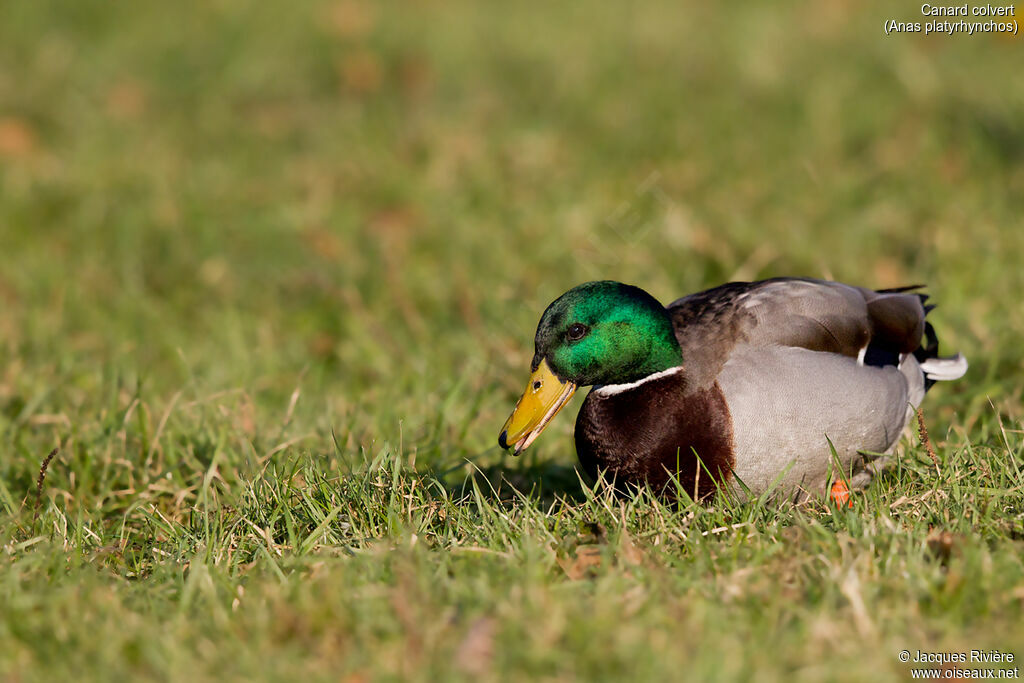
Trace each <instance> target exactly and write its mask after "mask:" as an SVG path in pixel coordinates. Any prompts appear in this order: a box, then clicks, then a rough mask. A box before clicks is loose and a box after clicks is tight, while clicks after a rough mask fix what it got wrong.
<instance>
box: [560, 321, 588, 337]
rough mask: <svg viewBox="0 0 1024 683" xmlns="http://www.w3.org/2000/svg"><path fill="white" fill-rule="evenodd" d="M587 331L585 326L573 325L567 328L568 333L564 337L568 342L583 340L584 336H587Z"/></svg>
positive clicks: (580, 324)
mask: <svg viewBox="0 0 1024 683" xmlns="http://www.w3.org/2000/svg"><path fill="white" fill-rule="evenodd" d="M587 331H588V330H587V326H586V325H583V324H582V323H573V324H572V325H570V326H569V331H568V332H567V333H566V335H565V336H566V337H568V338H569V341H576V340H578V339H583V337H584V335H586V334H587Z"/></svg>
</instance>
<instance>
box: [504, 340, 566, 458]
mask: <svg viewBox="0 0 1024 683" xmlns="http://www.w3.org/2000/svg"><path fill="white" fill-rule="evenodd" d="M574 393H576V385H575V384H573V383H572V382H563V381H562V380H560V379H558V377H557V376H556V375H555V373H554V372H552V371H551V368H549V367H548V362H547V361H546V360H542V361H541V362H540V365H539V366H538V367H537V370H536V371H534V373H533V374H532V375H530V383H529V384H527V385H526V391H524V392H523V395H522V396H521V397H520V398H519V401H518V402H517V403H516V407H515V409H514V410H513V411H512V414H511V415H510V416H509V418H508V419H507V420H506V421H505V426H504V427H503V428H502V430H501V435H500V436H498V444H499V445H500V446H501V447H502V448H506V449H507V448H514V449H515V450H514V451H513V452H512V455H519V454H520V453H522V452H523V450H525V449H526V448H527V447H528V446H529V445H530V444H531V443H533V440H534V439H536V438H537V437H538V436H539V435H540V433H541V432H542V431H544V428H545V427H547V425H548V422H551V418H553V417H554V416H555V415H557V414H558V411H559V410H561V409H562V407H563V406H564V405H565V404H566V403H568V402H569V399H570V398H572V395H573V394H574Z"/></svg>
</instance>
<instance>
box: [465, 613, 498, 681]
mask: <svg viewBox="0 0 1024 683" xmlns="http://www.w3.org/2000/svg"><path fill="white" fill-rule="evenodd" d="M497 630H498V622H497V620H496V619H494V618H493V617H480V618H479V619H477V620H476V621H474V622H473V623H472V624H471V625H470V627H469V630H468V631H467V632H466V637H465V638H463V639H462V642H461V643H460V644H459V647H458V649H457V650H456V651H455V667H456V668H457V669H459V670H460V671H463V672H465V673H467V674H470V675H473V676H480V675H482V674H484V673H486V672H487V669H488V668H489V667H490V664H491V660H493V659H494V636H495V633H496V632H497Z"/></svg>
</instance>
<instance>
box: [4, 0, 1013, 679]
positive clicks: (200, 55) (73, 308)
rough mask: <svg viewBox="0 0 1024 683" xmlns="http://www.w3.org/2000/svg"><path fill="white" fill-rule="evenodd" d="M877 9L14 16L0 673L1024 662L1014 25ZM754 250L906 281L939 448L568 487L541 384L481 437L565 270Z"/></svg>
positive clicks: (441, 7) (730, 257)
mask: <svg viewBox="0 0 1024 683" xmlns="http://www.w3.org/2000/svg"><path fill="white" fill-rule="evenodd" d="M894 12H899V13H902V15H903V16H895V17H893V18H897V19H902V20H907V21H912V20H918V18H917V17H913V16H912V15H913V8H909V9H907V11H906V12H903V11H902V10H894V9H893V6H892V5H891V3H881V2H873V3H866V4H865V3H860V4H856V5H851V4H848V3H841V2H829V3H819V4H811V5H807V4H797V3H790V2H784V3H777V4H775V5H773V6H771V7H770V8H769V7H766V6H762V5H761V4H759V3H754V2H740V3H733V4H732V5H730V7H729V8H725V7H723V8H720V9H713V8H711V7H710V6H707V7H705V6H681V5H679V4H678V3H671V2H667V1H665V2H662V1H661V0H656V1H655V2H652V3H646V4H644V5H643V6H632V5H627V4H626V3H617V2H612V3H596V2H595V3H590V4H588V5H585V6H580V5H572V4H566V5H564V6H563V5H559V4H552V3H541V2H534V1H533V0H530V1H528V2H525V3H519V4H512V5H502V6H500V7H499V6H497V5H495V6H493V7H489V6H481V5H479V4H473V3H469V2H463V1H462V0H452V2H445V3H440V2H430V3H420V4H408V3H401V4H400V3H392V2H383V3H369V2H361V1H359V0H337V1H331V2H312V1H311V2H300V3H298V4H292V5H288V6H285V5H283V4H281V5H277V4H274V3H252V2H246V1H243V0H220V1H219V2H216V3H200V2H181V3H163V4H152V3H136V4H131V5H124V6H118V7H116V8H115V7H114V6H111V5H109V4H108V3H104V2H100V1H99V0H80V1H79V2H75V3H61V2H56V1H40V2H33V3H7V4H5V5H4V7H3V8H2V9H0V253H2V255H3V258H2V261H0V307H2V309H0V310H2V315H0V607H2V609H0V677H2V678H3V679H4V680H9V681H33V680H46V681H50V680H60V679H69V678H75V679H82V680H97V679H99V680H123V679H157V680H184V679H187V680H200V681H201V680H213V679H217V680H224V679H243V678H244V679H268V680H274V679H285V680H294V679H298V678H303V677H304V678H306V679H309V680H320V679H329V680H338V679H341V680H348V681H362V680H388V679H396V678H397V679H408V680H436V679H441V678H444V679H449V678H451V679H456V680H457V679H460V678H461V679H467V680H468V679H487V680H490V679H513V680H519V679H526V678H531V679H532V678H542V679H548V680H590V679H596V680H622V679H636V680H644V679H652V680H663V679H672V678H681V677H685V678H693V679H710V680H750V679H755V680H783V679H785V680H792V679H797V680H826V679H833V680H863V679H864V678H865V677H867V676H871V677H873V678H875V679H877V680H891V679H901V678H905V677H906V676H907V672H908V666H907V665H904V664H901V663H900V662H899V661H898V659H897V653H898V652H899V651H900V650H902V649H908V650H910V651H915V650H917V649H921V650H934V651H941V650H966V649H988V648H997V649H1001V650H1003V651H1009V652H1014V653H1015V654H1016V655H1017V656H1018V658H1019V657H1020V656H1024V651H1022V650H1021V649H1020V643H1021V642H1024V626H1022V624H1024V619H1022V617H1024V614H1022V612H1024V566H1022V559H1021V558H1022V550H1024V489H1022V484H1024V481H1022V479H1024V473H1022V464H1024V439H1022V437H1021V434H1022V430H1024V427H1022V424H1021V418H1022V411H1021V398H1022V392H1024V377H1022V372H1021V371H1022V367H1024V352H1022V350H1021V345H1020V341H1019V340H1020V339H1021V337H1022V336H1024V313H1022V309H1021V307H1020V303H1019V296H1018V293H1019V292H1020V291H1022V289H1024V270H1022V269H1021V267H1020V264H1021V263H1022V262H1024V230H1021V228H1022V225H1021V219H1020V217H1021V215H1024V124H1022V122H1024V82H1022V81H1021V79H1020V78H1019V73H1018V72H1019V61H1020V60H1019V57H1020V47H1021V43H1020V40H1019V39H1014V38H1002V37H998V36H992V35H982V36H974V37H966V36H957V37H950V36H929V37H924V36H921V35H904V36H890V37H886V36H884V34H883V33H882V21H883V20H884V19H885V18H888V17H890V16H892V15H893V13H894ZM784 274H804V275H811V276H825V277H834V278H836V279H842V280H847V281H850V282H855V283H858V284H865V285H872V286H876V287H891V286H898V285H903V284H908V283H913V282H918V281H924V282H927V283H928V284H929V291H930V292H931V294H932V295H933V298H934V300H935V301H937V302H938V303H939V304H940V308H939V309H938V310H937V311H936V312H935V313H934V314H933V319H934V322H935V325H936V329H937V330H938V332H939V335H940V337H941V339H942V342H943V347H944V349H947V350H954V349H960V350H962V351H963V352H964V353H965V354H966V355H967V356H968V357H969V358H970V361H971V370H970V372H969V374H968V375H967V377H966V378H965V379H964V380H962V381H960V382H956V383H951V384H946V385H943V386H939V387H937V388H936V389H935V390H934V391H932V392H931V394H930V395H929V400H928V402H927V403H926V405H925V415H926V419H927V422H928V425H929V428H930V431H931V434H932V439H933V441H934V443H935V450H936V453H937V458H938V464H937V465H935V464H933V462H932V460H931V459H930V458H929V456H928V454H927V452H926V449H924V448H923V447H922V446H920V445H919V444H918V443H917V442H916V441H915V442H913V443H910V444H908V445H907V447H906V449H905V453H904V454H903V456H902V457H901V458H900V461H899V464H898V466H897V467H896V468H895V469H894V470H892V471H891V472H890V473H888V474H886V475H885V476H884V477H883V478H882V479H881V480H880V481H878V482H876V485H875V486H873V487H872V488H871V489H870V490H869V491H867V492H866V493H864V494H857V495H855V496H854V506H853V508H851V509H849V510H841V511H840V510H835V509H832V508H830V507H828V506H827V505H825V504H824V503H823V502H816V503H812V504H809V505H806V506H802V507H798V508H794V507H782V508H781V509H780V508H779V507H777V506H773V505H765V504H759V503H756V502H755V503H746V504H737V503H735V502H732V501H729V500H725V499H719V500H716V501H714V502H713V503H712V504H711V505H710V506H708V507H699V506H693V505H683V506H679V507H675V508H669V507H665V506H663V505H661V504H659V503H658V502H657V501H655V500H652V499H651V498H650V497H649V496H647V495H646V494H643V493H642V494H640V495H638V496H637V497H636V498H634V499H629V500H618V499H615V498H614V497H610V496H609V495H608V493H607V491H606V489H605V488H604V487H602V486H601V485H595V484H593V483H591V482H586V481H581V480H580V478H579V477H578V475H577V474H576V471H575V469H574V467H573V465H574V464H575V456H574V453H573V450H572V446H571V438H570V433H571V423H572V420H571V419H567V418H566V417H564V416H563V417H561V418H560V419H558V420H557V421H556V422H555V423H554V424H553V425H552V426H551V427H550V428H549V430H548V431H547V432H546V433H545V434H544V436H543V437H542V439H541V440H539V442H538V443H537V444H536V445H535V447H534V448H532V449H531V450H530V451H528V452H527V453H526V454H524V455H523V456H522V457H521V458H518V459H511V458H509V457H507V456H504V455H503V454H502V453H501V452H499V450H498V449H497V447H496V445H495V441H496V437H497V432H498V430H499V428H500V425H501V424H502V422H503V420H504V419H505V417H506V416H507V414H508V412H509V411H510V409H511V407H512V405H513V402H514V401H515V398H516V396H517V392H518V391H519V390H520V389H521V384H522V383H523V382H525V379H526V375H527V368H528V363H529V359H530V356H531V354H532V348H531V339H532V334H533V329H534V326H535V325H536V322H537V319H538V317H539V315H540V313H541V311H542V310H543V307H544V306H546V305H547V303H548V302H549V301H550V300H552V299H553V298H554V297H555V296H557V295H558V294H559V293H561V292H562V291H563V290H565V289H567V288H568V287H570V286H572V285H574V284H576V283H578V282H580V281H584V280H588V279H596V278H614V279H619V280H623V281H626V282H632V283H636V284H639V285H641V286H643V287H644V288H646V289H648V290H649V291H651V292H652V293H653V294H654V295H655V296H657V297H659V298H660V299H661V300H662V301H669V300H671V299H672V298H674V297H676V296H679V295H681V294H683V293H686V292H690V291H695V290H697V289H701V288H704V287H708V286H712V285H714V284H718V283H720V282H722V281H725V280H728V279H744V278H757V277H768V276H773V275H784ZM579 400H580V399H576V404H575V405H576V406H578V403H579ZM565 412H566V413H567V414H569V415H571V414H573V413H574V412H575V408H574V407H570V408H568V409H567V410H566V411H565ZM54 447H59V449H60V450H59V452H58V454H57V455H56V456H55V457H54V458H53V460H52V461H51V462H50V463H49V466H48V468H47V470H46V476H45V481H44V482H43V486H42V489H41V491H42V496H41V498H40V499H39V501H38V507H37V499H36V484H37V479H38V477H39V474H40V467H41V464H42V462H43V460H44V458H45V457H46V456H47V454H48V453H49V452H50V451H51V449H53V448H54Z"/></svg>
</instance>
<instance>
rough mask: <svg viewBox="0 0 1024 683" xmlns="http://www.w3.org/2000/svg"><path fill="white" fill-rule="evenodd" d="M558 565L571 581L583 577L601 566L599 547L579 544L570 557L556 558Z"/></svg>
mask: <svg viewBox="0 0 1024 683" xmlns="http://www.w3.org/2000/svg"><path fill="white" fill-rule="evenodd" d="M557 561H558V566H559V567H561V568H562V571H564V572H565V575H566V576H568V577H569V578H570V579H572V580H573V581H578V580H580V579H584V578H586V577H587V576H589V575H591V574H592V570H594V569H596V568H597V567H600V566H601V548H600V546H596V545H581V546H579V547H578V548H576V552H575V554H574V555H573V556H572V557H560V558H558V560H557Z"/></svg>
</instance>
